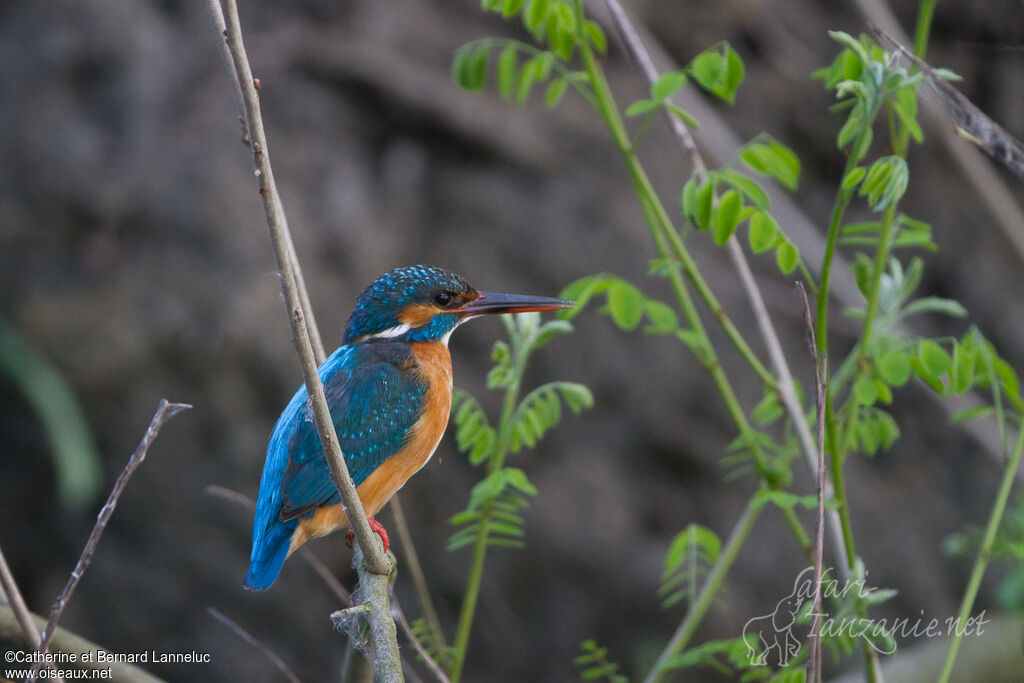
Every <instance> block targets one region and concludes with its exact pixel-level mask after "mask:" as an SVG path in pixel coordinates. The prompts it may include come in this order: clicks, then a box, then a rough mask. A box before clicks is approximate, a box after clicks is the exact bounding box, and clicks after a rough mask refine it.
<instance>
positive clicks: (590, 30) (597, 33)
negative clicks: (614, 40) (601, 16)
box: [583, 19, 608, 52]
mask: <svg viewBox="0 0 1024 683" xmlns="http://www.w3.org/2000/svg"><path fill="white" fill-rule="evenodd" d="M583 32H584V33H585V34H586V35H587V38H589V39H590V43H591V45H593V46H594V48H595V49H596V50H597V51H598V52H607V51H608V39H607V38H606V37H605V35H604V31H603V30H602V29H601V27H600V26H599V25H598V24H597V22H594V21H591V20H589V19H587V20H586V21H585V22H584V23H583Z"/></svg>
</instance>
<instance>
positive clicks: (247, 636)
mask: <svg viewBox="0 0 1024 683" xmlns="http://www.w3.org/2000/svg"><path fill="white" fill-rule="evenodd" d="M206 611H207V612H208V613H209V614H210V616H211V617H213V618H214V619H216V620H217V621H219V622H220V623H222V624H224V625H225V626H227V627H228V628H229V629H231V630H232V631H234V632H235V635H237V636H238V637H239V638H241V639H242V640H244V641H245V642H247V643H249V644H250V645H252V646H253V647H254V648H256V649H257V650H259V651H260V652H262V653H263V655H264V656H265V657H266V658H267V659H269V660H270V661H271V662H273V663H274V666H276V667H277V668H278V670H280V672H281V673H283V674H284V675H285V677H286V678H287V679H288V680H289V681H291V682H292V683H299V677H298V676H296V675H295V672H294V671H292V670H291V668H290V667H289V666H288V665H287V664H285V663H284V660H283V659H281V658H280V657H278V656H277V653H275V652H274V651H273V650H271V649H270V648H269V647H267V646H266V645H264V644H263V643H262V642H260V640H259V639H258V638H256V636H254V635H252V634H251V633H249V632H248V631H246V630H245V629H244V628H242V627H241V626H239V625H238V624H236V623H235V622H234V621H232V620H231V619H230V618H229V617H228V616H227V615H226V614H224V613H223V612H221V611H220V610H218V609H216V608H214V607H207V608H206Z"/></svg>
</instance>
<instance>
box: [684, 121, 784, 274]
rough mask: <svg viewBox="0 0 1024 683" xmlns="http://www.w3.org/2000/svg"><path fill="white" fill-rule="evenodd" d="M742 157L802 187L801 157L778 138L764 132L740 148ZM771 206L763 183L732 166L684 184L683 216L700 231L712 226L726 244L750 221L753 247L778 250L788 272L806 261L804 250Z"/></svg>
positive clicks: (718, 241)
mask: <svg viewBox="0 0 1024 683" xmlns="http://www.w3.org/2000/svg"><path fill="white" fill-rule="evenodd" d="M738 158H739V159H741V160H742V161H743V162H744V163H745V164H746V165H747V166H748V167H750V168H751V169H753V170H755V171H758V172H761V173H764V174H766V175H769V176H771V177H773V178H775V179H777V180H778V181H779V182H780V183H782V184H783V185H785V186H786V187H789V188H790V189H794V188H795V187H796V183H797V181H798V179H799V176H800V162H799V160H798V159H797V157H796V154H794V153H793V151H792V150H790V149H789V148H788V147H786V146H785V145H783V144H782V143H780V142H778V141H777V140H774V139H772V138H771V137H769V136H759V137H758V138H757V139H755V140H754V141H752V142H750V143H747V144H746V145H744V146H743V147H742V148H741V149H740V152H739V154H738ZM719 190H721V192H720V193H719ZM770 208H771V200H770V199H769V197H768V193H767V192H765V191H764V189H763V188H762V187H761V186H760V185H759V184H758V182H757V181H756V180H754V179H752V178H750V177H748V176H746V175H743V174H742V173H740V172H738V171H736V170H734V169H732V168H728V167H724V168H720V169H713V170H710V171H701V172H697V173H694V174H693V175H692V176H691V177H690V179H689V180H688V181H687V182H686V184H685V185H684V186H683V192H682V210H683V216H684V217H685V218H686V219H688V220H689V221H690V222H691V223H693V225H694V226H695V227H696V228H697V229H698V230H709V231H710V232H711V237H712V239H713V240H714V242H715V243H716V244H719V245H722V244H725V243H726V242H727V241H728V240H729V238H730V237H731V236H732V235H733V234H734V233H735V231H736V229H737V228H738V227H739V226H740V225H742V224H743V223H744V222H746V223H747V228H748V233H747V234H748V240H749V244H750V249H751V251H753V252H754V253H755V254H760V253H763V252H765V251H769V250H772V249H774V250H775V263H776V265H777V266H778V268H779V270H780V271H781V272H782V273H784V274H787V275H788V274H789V273H792V272H793V271H794V270H795V269H796V268H797V266H799V265H800V252H799V251H798V250H797V247H796V245H795V244H793V242H792V241H790V240H789V238H788V237H786V235H785V234H784V233H783V232H782V231H781V230H780V229H779V224H778V222H777V221H776V220H775V218H774V217H773V216H772V215H771V213H770Z"/></svg>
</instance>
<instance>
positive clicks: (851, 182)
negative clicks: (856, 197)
mask: <svg viewBox="0 0 1024 683" xmlns="http://www.w3.org/2000/svg"><path fill="white" fill-rule="evenodd" d="M867 172H868V170H867V169H866V168H864V167H863V166H855V167H854V168H851V169H850V172H849V173H847V174H846V176H845V177H844V178H843V184H842V187H843V189H844V190H852V189H853V188H855V187H857V184H858V183H859V182H860V181H861V180H863V179H864V174H865V173H867Z"/></svg>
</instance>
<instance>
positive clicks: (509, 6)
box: [501, 0, 523, 19]
mask: <svg viewBox="0 0 1024 683" xmlns="http://www.w3.org/2000/svg"><path fill="white" fill-rule="evenodd" d="M522 8H523V0H504V2H503V3H502V7H501V13H502V14H503V15H504V16H505V18H506V19H507V18H509V17H514V16H515V15H517V14H519V10H521V9H522Z"/></svg>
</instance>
